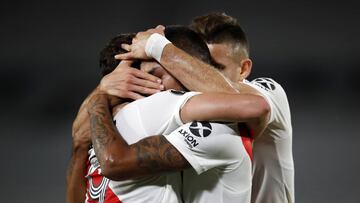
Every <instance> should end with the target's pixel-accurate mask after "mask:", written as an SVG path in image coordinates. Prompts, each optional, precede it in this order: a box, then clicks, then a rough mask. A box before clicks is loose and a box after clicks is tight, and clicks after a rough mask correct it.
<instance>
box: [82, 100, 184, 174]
mask: <svg viewBox="0 0 360 203" xmlns="http://www.w3.org/2000/svg"><path fill="white" fill-rule="evenodd" d="M88 114H89V117H90V131H91V140H92V144H93V147H94V150H95V154H96V157H97V158H98V160H99V163H100V167H101V172H102V174H103V175H104V176H106V177H108V178H110V179H112V180H125V179H129V178H133V177H139V176H144V175H151V174H156V173H161V172H165V171H174V170H180V169H184V168H187V167H190V164H189V163H188V162H187V160H186V159H185V158H184V157H183V156H182V155H181V154H180V153H179V152H178V151H177V149H176V148H175V147H173V146H172V145H171V144H170V143H169V142H168V141H167V140H166V138H164V137H163V136H152V137H147V138H144V139H142V140H140V141H139V142H137V143H135V144H132V145H129V144H127V143H126V141H125V140H124V139H123V137H122V136H121V135H120V133H119V132H118V130H117V129H116V127H115V125H114V123H113V120H112V115H111V111H110V108H109V100H108V97H107V95H104V94H97V95H94V96H93V97H92V98H91V99H90V102H89V104H88Z"/></svg>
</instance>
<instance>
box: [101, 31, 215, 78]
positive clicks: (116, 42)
mask: <svg viewBox="0 0 360 203" xmlns="http://www.w3.org/2000/svg"><path fill="white" fill-rule="evenodd" d="M164 33H165V37H166V38H167V39H168V40H170V41H171V42H172V43H173V44H174V45H175V46H177V47H178V48H180V49H182V50H183V51H185V52H187V53H188V54H190V55H192V56H194V57H196V58H198V59H200V60H202V61H204V62H205V63H208V64H211V62H212V60H211V55H210V52H209V49H208V47H207V45H206V42H205V41H204V40H203V39H202V38H201V37H200V36H199V35H198V34H197V33H196V32H195V31H193V30H191V29H190V28H188V27H186V26H181V25H170V26H167V27H166V28H165V31H164ZM133 37H135V34H134V33H127V34H120V35H118V36H116V37H114V38H113V39H111V40H110V42H109V43H108V44H107V45H106V46H105V47H104V48H103V49H102V51H101V52H100V59H99V62H100V69H101V72H102V76H104V75H107V74H109V73H111V72H112V71H113V70H114V69H115V68H116V67H117V66H118V64H119V63H120V60H116V59H115V58H114V56H115V55H116V54H121V53H126V52H127V51H126V50H124V49H122V48H121V44H131V43H132V39H133ZM134 63H135V64H133V65H132V66H133V67H135V68H138V67H139V61H136V62H134Z"/></svg>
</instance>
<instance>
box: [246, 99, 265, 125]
mask: <svg viewBox="0 0 360 203" xmlns="http://www.w3.org/2000/svg"><path fill="white" fill-rule="evenodd" d="M245 112H247V113H245V114H244V115H245V116H244V118H243V119H244V120H262V119H263V118H265V117H266V116H267V115H268V114H269V112H270V106H269V104H268V102H267V101H266V100H265V99H264V98H263V97H262V96H257V95H256V96H254V95H253V96H251V99H249V100H248V105H247V107H246V108H245Z"/></svg>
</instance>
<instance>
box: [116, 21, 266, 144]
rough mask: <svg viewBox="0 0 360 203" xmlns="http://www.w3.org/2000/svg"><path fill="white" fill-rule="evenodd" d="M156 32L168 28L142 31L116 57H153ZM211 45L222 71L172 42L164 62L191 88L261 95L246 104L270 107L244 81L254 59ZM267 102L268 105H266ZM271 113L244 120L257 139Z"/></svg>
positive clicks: (172, 72) (228, 46) (162, 57)
mask: <svg viewBox="0 0 360 203" xmlns="http://www.w3.org/2000/svg"><path fill="white" fill-rule="evenodd" d="M153 33H158V34H161V35H164V27H163V26H158V27H156V28H153V29H149V30H147V31H145V32H139V33H138V34H137V35H136V37H135V38H134V39H133V42H132V44H131V45H126V44H124V45H122V48H124V49H126V50H128V51H129V52H128V53H125V54H119V55H116V56H115V58H116V59H149V58H150V57H149V56H147V55H146V53H145V45H146V42H147V40H148V38H149V37H150V36H151V34H153ZM208 47H209V50H210V53H211V56H212V57H213V59H214V60H215V62H216V63H217V64H218V66H220V67H221V68H220V69H219V70H217V69H215V68H214V67H212V66H210V65H208V64H205V63H203V62H201V61H200V60H198V59H196V58H194V57H192V56H190V55H188V54H187V53H185V52H184V51H182V50H181V49H179V48H177V47H176V46H174V45H173V44H171V43H170V44H167V45H166V46H165V47H164V49H163V52H162V55H161V59H160V64H161V65H162V66H163V67H164V68H165V69H166V70H167V71H168V72H169V73H170V74H171V75H173V76H174V77H176V78H177V79H178V80H179V81H180V82H181V83H182V84H183V85H184V86H185V87H186V88H187V89H189V90H192V91H199V92H222V93H240V94H244V95H253V96H259V97H260V98H259V97H255V98H257V100H252V99H253V98H252V97H243V99H244V100H245V101H244V102H243V104H249V103H251V104H253V105H254V106H256V107H261V108H263V109H261V111H267V109H269V106H268V104H267V102H266V100H265V99H264V98H263V97H262V96H260V93H259V92H258V91H257V90H256V89H254V88H252V87H250V86H249V85H247V84H245V83H243V82H242V81H243V80H244V79H246V78H247V77H248V76H249V74H250V72H251V68H252V61H251V60H250V59H249V58H248V57H247V56H243V55H241V54H237V53H236V52H231V51H230V50H234V49H233V47H232V46H231V45H230V44H227V43H222V44H208ZM235 51H236V50H235ZM264 103H266V104H267V105H263V104H264ZM239 104H240V103H239ZM247 107H249V106H247ZM268 116H269V113H267V114H259V115H258V120H257V121H256V122H254V119H253V117H249V118H245V119H243V121H244V122H245V123H246V124H247V125H248V126H249V127H250V128H252V129H255V135H254V138H255V139H256V138H257V137H259V136H260V135H261V133H262V132H263V131H264V129H265V128H266V121H267V119H268Z"/></svg>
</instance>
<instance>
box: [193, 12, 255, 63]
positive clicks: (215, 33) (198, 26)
mask: <svg viewBox="0 0 360 203" xmlns="http://www.w3.org/2000/svg"><path fill="white" fill-rule="evenodd" d="M190 28H191V29H193V30H194V31H195V32H197V33H199V34H200V35H201V37H202V38H203V39H204V40H205V41H206V42H207V43H209V44H215V43H219V44H223V43H226V44H229V45H231V47H232V48H233V51H235V52H237V53H234V54H240V55H241V57H243V58H248V57H249V44H248V40H247V38H246V35H245V32H244V31H243V29H242V28H241V26H240V24H239V23H238V21H237V19H235V18H233V17H231V16H228V15H226V14H225V13H211V14H208V15H204V16H199V17H196V18H194V19H193V20H192V22H191V24H190Z"/></svg>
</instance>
